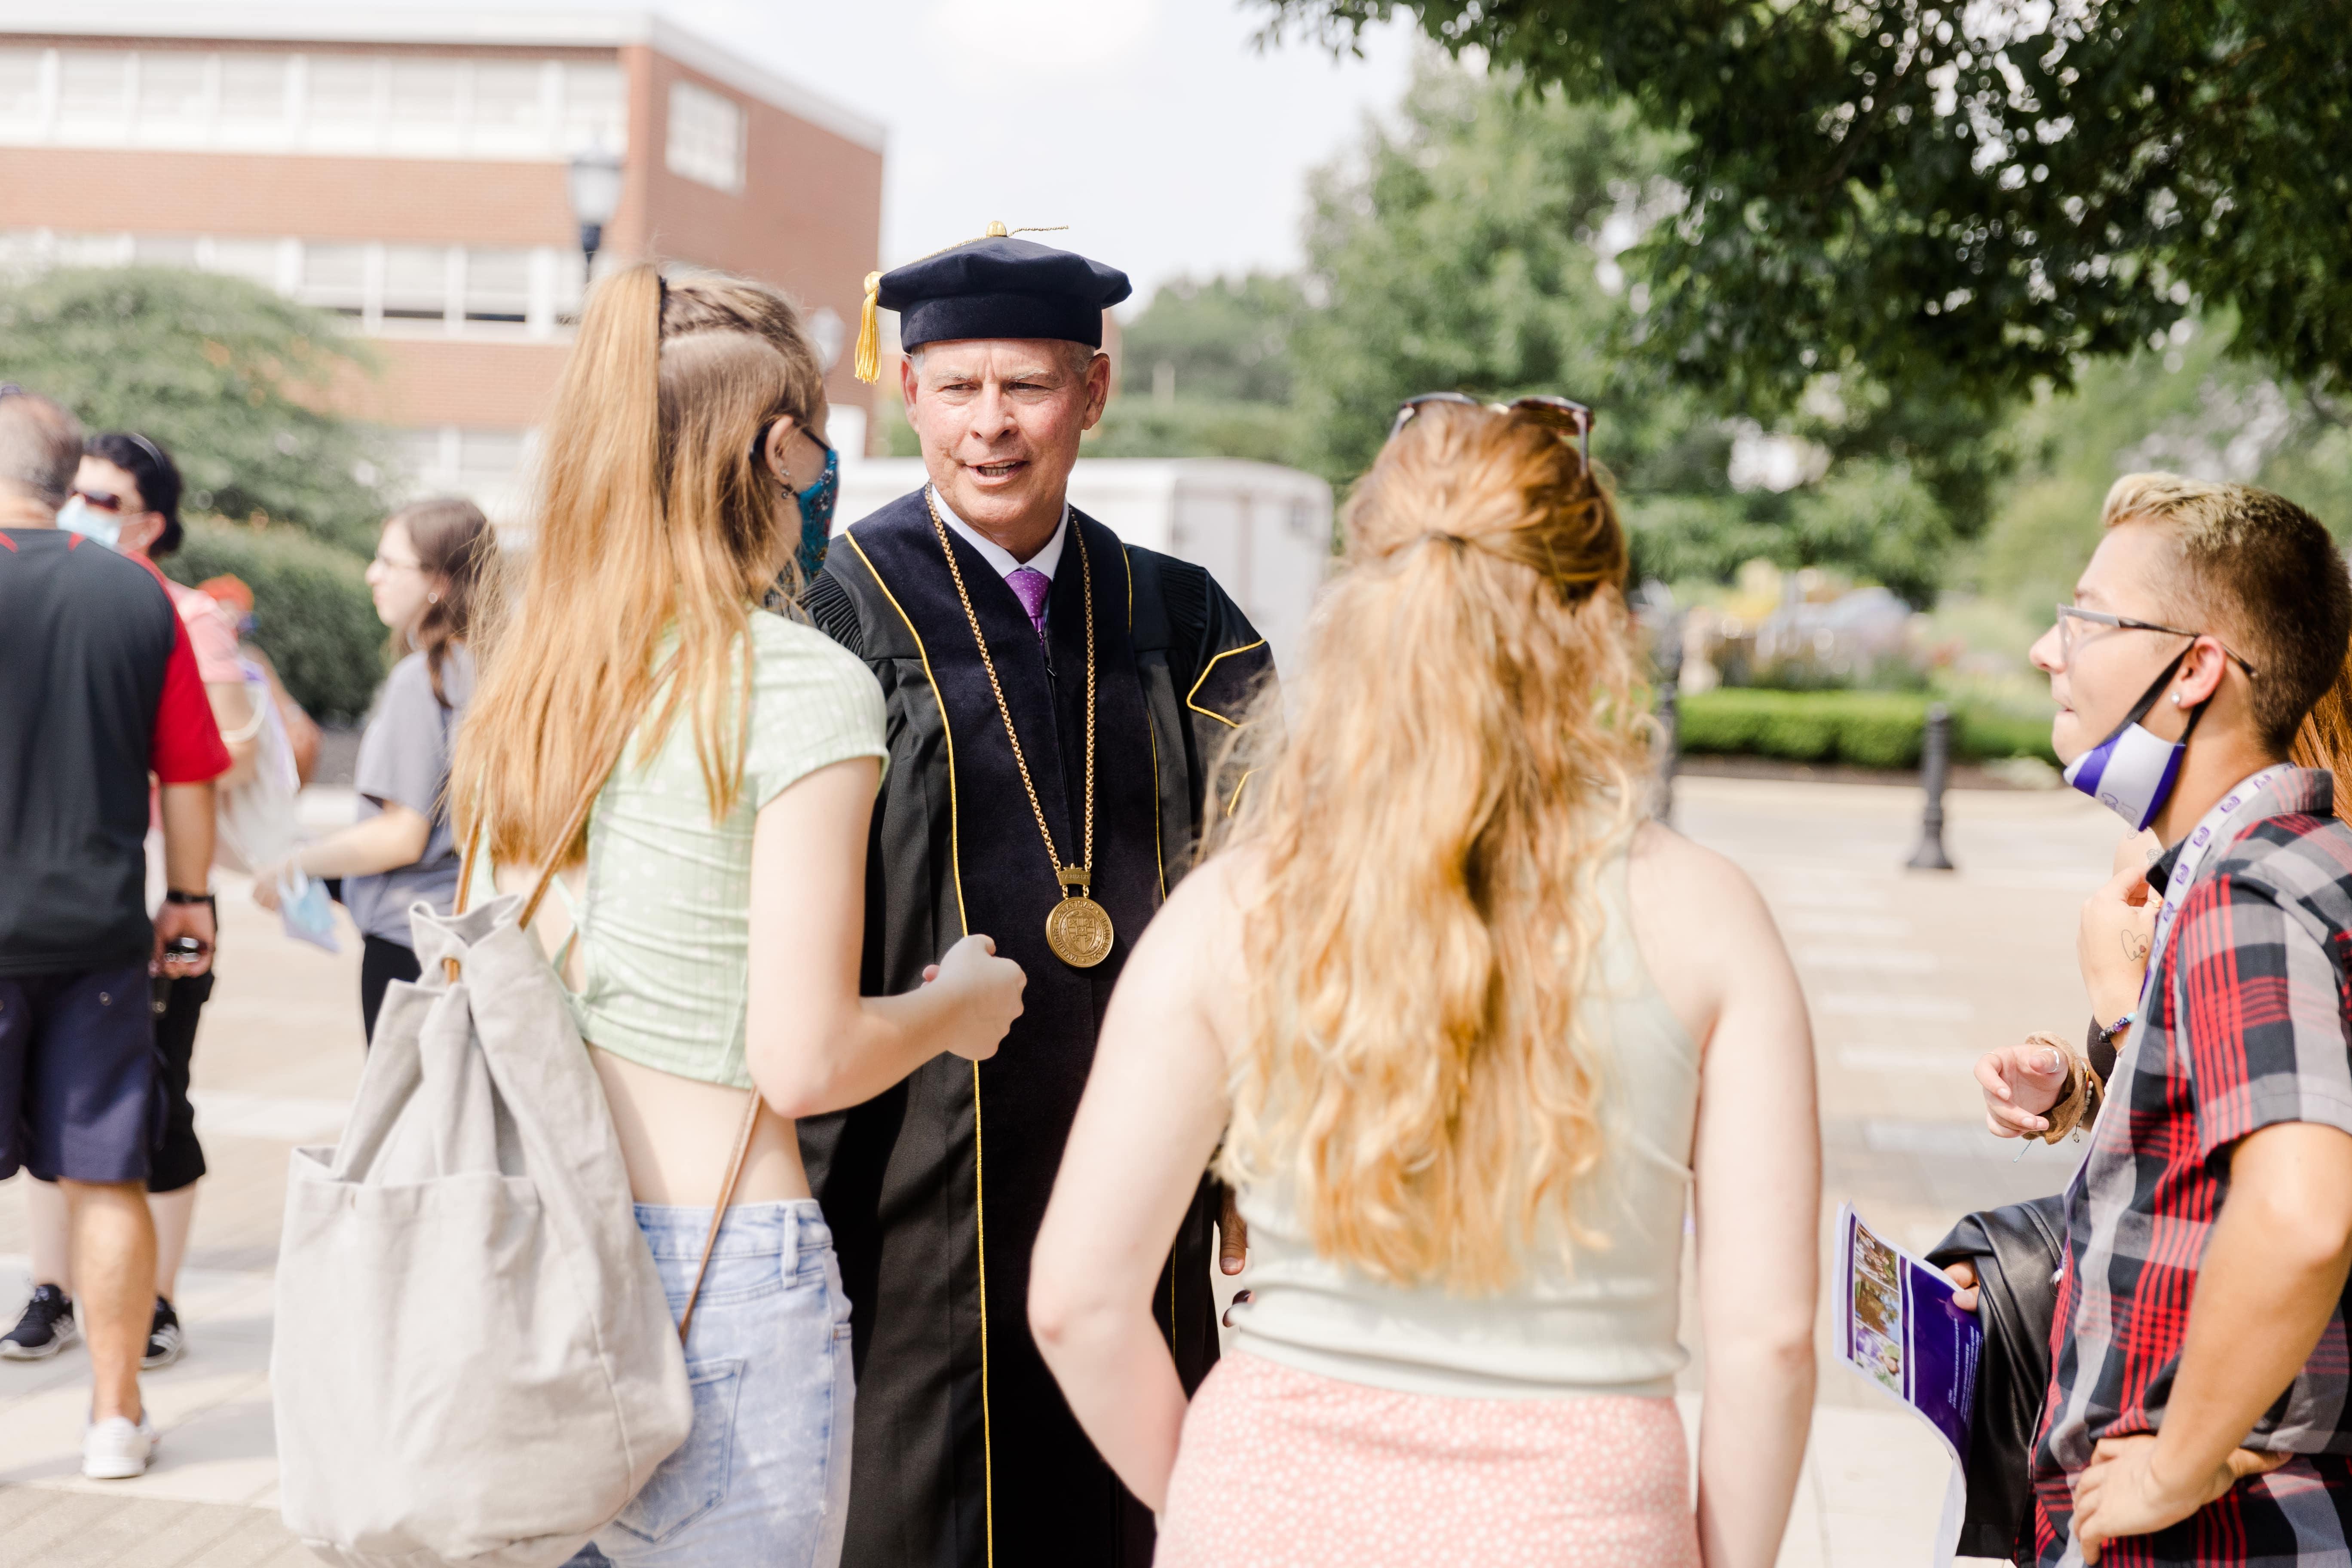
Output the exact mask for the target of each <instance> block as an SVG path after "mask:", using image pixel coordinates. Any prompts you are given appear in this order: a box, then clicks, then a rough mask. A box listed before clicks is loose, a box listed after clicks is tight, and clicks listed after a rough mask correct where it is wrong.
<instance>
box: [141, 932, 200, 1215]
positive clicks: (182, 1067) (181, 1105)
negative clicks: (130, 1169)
mask: <svg viewBox="0 0 2352 1568" xmlns="http://www.w3.org/2000/svg"><path fill="white" fill-rule="evenodd" d="M212 994H213V977H212V976H211V975H210V974H197V975H189V976H183V977H182V978H179V979H176V980H161V979H159V980H157V981H155V982H154V983H153V997H154V1000H155V1001H156V1002H157V1003H160V1004H161V1005H160V1008H159V1009H158V1011H157V1012H156V1014H155V1056H156V1058H157V1068H158V1076H159V1077H160V1078H161V1079H163V1136H162V1137H161V1138H160V1139H159V1140H157V1142H156V1144H155V1152H154V1155H153V1157H152V1159H151V1160H150V1161H149V1162H148V1165H147V1190H148V1191H149V1192H151V1193H176V1192H178V1191H179V1190H180V1189H181V1188H182V1187H187V1186H194V1184H195V1183H196V1181H197V1179H198V1178H199V1177H201V1176H202V1175H203V1174H204V1173H205V1151H204V1145H202V1144H201V1143H198V1142H196V1112H195V1109H194V1107H193V1106H191V1105H189V1103H188V1065H189V1063H190V1062H191V1061H193V1060H194V1058H195V1054H196V1024H197V1022H198V1020H199V1019H200V1018H201V1016H203V1013H204V1010H205V1003H206V1002H208V1001H210V1000H211V999H212Z"/></svg>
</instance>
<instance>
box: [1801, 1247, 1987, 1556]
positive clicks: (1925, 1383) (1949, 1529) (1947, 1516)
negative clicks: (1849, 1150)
mask: <svg viewBox="0 0 2352 1568" xmlns="http://www.w3.org/2000/svg"><path fill="white" fill-rule="evenodd" d="M1837 1236H1838V1268H1837V1305H1838V1310H1837V1314H1836V1316H1835V1318H1834V1319H1833V1320H1832V1321H1834V1322H1835V1323H1836V1325H1837V1329H1836V1335H1837V1348H1838V1353H1839V1356H1840V1358H1841V1359H1843V1361H1844V1362H1845V1363H1846V1364H1847V1365H1848V1366H1851V1367H1853V1370H1854V1371H1856V1372H1858V1373H1861V1374H1862V1375H1863V1376H1864V1378H1866V1379H1868V1380H1869V1381H1870V1382H1871V1383H1873V1384H1875V1385H1876V1386H1877V1387H1878V1388H1879V1390H1880V1391H1881V1392H1882V1393H1884V1394H1887V1395H1888V1396H1889V1397H1890V1398H1893V1399H1895V1400H1897V1401H1899V1402H1900V1403H1901V1404H1902V1405H1903V1406H1904V1407H1905V1408H1906V1409H1907V1410H1909V1411H1910V1412H1911V1413H1912V1415H1916V1416H1917V1417H1918V1418H1919V1419H1920V1420H1921V1421H1922V1422H1924V1423H1926V1424H1927V1429H1928V1430H1929V1431H1931V1432H1933V1433H1935V1434H1936V1436H1937V1440H1938V1441H1939V1442H1941V1443H1942V1445H1943V1447H1944V1451H1945V1453H1946V1454H1947V1455H1948V1456H1949V1458H1950V1459H1951V1462H1952V1473H1951V1479H1950V1482H1949V1484H1948V1487H1947V1489H1946V1493H1945V1499H1944V1518H1943V1521H1942V1524H1941V1527H1940V1528H1939V1530H1938V1531H1937V1551H1936V1562H1937V1563H1938V1564H1943V1563H1950V1562H1951V1560H1952V1549H1953V1547H1954V1546H1955V1545H1957V1544H1958V1541H1959V1531H1960V1514H1961V1511H1962V1510H1963V1507H1964V1506H1965V1504H1966V1501H1967V1493H1966V1490H1965V1487H1966V1482H1965V1479H1964V1478H1963V1473H1962V1467H1963V1464H1964V1461H1965V1459H1966V1458H1967V1455H1968V1451H1969V1417H1970V1415H1971V1414H1972V1413H1973V1411H1974V1410H1975V1407H1976V1392H1977V1363H1978V1362H1979V1359H1980V1358H1981V1356H1982V1354H1983V1352H1984V1329H1983V1326H1982V1325H1981V1324H1979V1322H1978V1321H1977V1315H1976V1314H1975V1313H1974V1312H1967V1311H1962V1310H1960V1309H1959V1308H1958V1307H1955V1306H1954V1305H1952V1293H1953V1289H1954V1287H1953V1285H1952V1282H1951V1281H1950V1280H1949V1279H1946V1278H1945V1277H1944V1271H1943V1270H1942V1269H1940V1268H1936V1267H1935V1266H1934V1265H1932V1264H1928V1263H1923V1262H1921V1261H1920V1260H1919V1259H1918V1258H1914V1257H1912V1256H1911V1255H1910V1254H1909V1253H1907V1252H1905V1251H1904V1250H1903V1249H1902V1248H1901V1247H1896V1246H1895V1245H1894V1244H1893V1243H1891V1242H1889V1241H1887V1240H1886V1239H1885V1237H1881V1236H1880V1235H1879V1234H1878V1233H1877V1232H1875V1231H1874V1230H1872V1229H1871V1228H1870V1226H1866V1225H1864V1223H1863V1221H1862V1216H1861V1215H1857V1214H1855V1213H1854V1212H1853V1205H1850V1204H1848V1205H1842V1206H1841V1207H1840V1208H1839V1209H1838V1221H1837Z"/></svg>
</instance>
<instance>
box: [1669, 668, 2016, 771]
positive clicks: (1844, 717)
mask: <svg viewBox="0 0 2352 1568" xmlns="http://www.w3.org/2000/svg"><path fill="white" fill-rule="evenodd" d="M1929 701H1930V699H1928V698H1927V697H1926V696H1924V695H1921V694H1919V693H1916V692H1908V691H1771V690H1763V689H1757V688H1752V687H1729V686H1726V687H1718V688H1717V689H1715V690H1713V691H1701V692H1694V693H1691V694H1689V695H1687V696H1685V697H1683V698H1681V699H1680V700H1678V701H1677V703H1676V706H1675V714H1676V718H1677V721H1678V722H1679V726H1680V729H1679V736H1678V740H1679V744H1680V746H1681V749H1682V750H1683V751H1685V752H1732V753H1739V754H1745V755H1748V756H1759V757H1780V758H1782V759H1785V760H1787V761H1790V762H1798V763H1851V764H1852V765H1853V766H1855V767H1864V768H1910V767H1916V766H1918V764H1919V751H1920V746H1921V744H1922V742H1923V739H1924V737H1925V734H1926V731H1927V707H1928V703H1929ZM1949 706H1950V707H1951V710H1952V718H1953V732H1952V751H1953V754H1954V760H1955V761H1958V762H1990V761H1991V760H1993V759H1995V758H2000V757H2040V758H2041V759H2042V761H2044V762H2047V763H2055V762H2056V761H2057V757H2056V755H2055V754H2054V753H2053V752H2052V751H2051V750H2050V724H2049V721H2047V720H2041V719H2033V718H2030V717H2026V716H2023V715H2020V714H2016V713H2011V712H2006V711H2003V710H1999V709H1995V708H1990V707H1987V706H1983V705H1980V704H1977V703H1969V702H1958V703H1953V704H1950V705H1949Z"/></svg>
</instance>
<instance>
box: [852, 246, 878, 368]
mask: <svg viewBox="0 0 2352 1568" xmlns="http://www.w3.org/2000/svg"><path fill="white" fill-rule="evenodd" d="M881 298H882V274H880V273H879V272H869V273H867V274H866V303H865V305H864V307H863V308H861V309H860V310H858V312H857V358H856V362H855V369H856V372H857V379H858V380H860V381H863V382H872V381H875V380H877V379H878V378H879V377H880V376H881V374H882V341H881V340H882V331H881V324H880V323H879V322H878V321H876V320H875V313H876V310H877V307H878V306H879V304H880V302H881Z"/></svg>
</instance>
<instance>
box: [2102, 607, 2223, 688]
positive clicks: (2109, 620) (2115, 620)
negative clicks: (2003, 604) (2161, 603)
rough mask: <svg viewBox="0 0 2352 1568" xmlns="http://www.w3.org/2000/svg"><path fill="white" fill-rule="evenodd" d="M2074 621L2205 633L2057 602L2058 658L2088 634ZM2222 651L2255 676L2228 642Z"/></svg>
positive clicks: (2192, 634)
mask: <svg viewBox="0 0 2352 1568" xmlns="http://www.w3.org/2000/svg"><path fill="white" fill-rule="evenodd" d="M2077 621H2082V622H2084V623H2086V624H2088V625H2090V626H2107V627H2111V628H2113V629H2115V630H2117V631H2126V632H2161V633H2163V634H2164V635H2165V636H2166V637H2203V636H2204V635H2205V634H2204V633H2203V632H2192V631H2190V630H2189V629H2188V628H2186V627H2185V626H2158V625H2157V624H2156V623H2155V622H2154V621H2136V620H2134V619H2132V617H2131V616H2111V615H2109V614H2107V613H2106V612H2105V610H2086V609H2084V608H2083V607H2082V606H2081V605H2059V606H2058V654H2059V657H2060V658H2064V659H2069V660H2071V659H2073V658H2074V640H2075V638H2076V637H2081V636H2085V635H2087V634H2085V633H2079V632H2077V631H2076V630H2075V629H2074V623H2075V622H2077ZM2214 641H2216V642H2217V643H2218V642H2221V639H2220V638H2219V637H2216V638H2215V639H2214ZM2221 651H2222V653H2223V654H2225V655H2227V656H2228V657H2229V658H2231V659H2233V660H2235V661H2236V663H2237V666H2238V668H2240V669H2242V670H2244V671H2245V672H2246V679H2249V680H2252V679H2255V676H2256V674H2257V672H2256V670H2255V668H2254V667H2253V666H2252V665H2251V664H2248V663H2247V662H2246V661H2245V659H2244V658H2241V657H2240V656H2239V655H2237V654H2235V653H2232V652H2231V649H2230V646H2229V645H2228V644H2227V643H2221Z"/></svg>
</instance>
